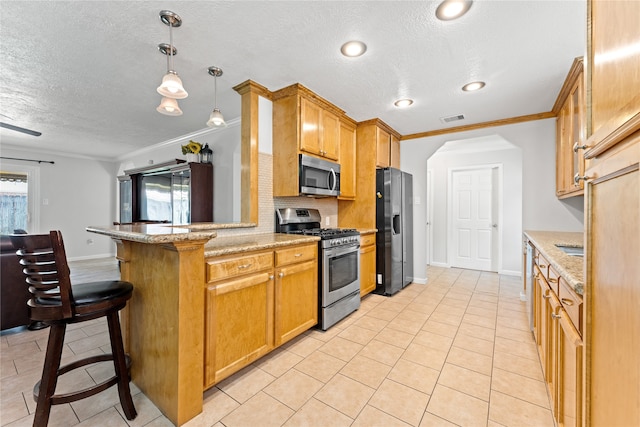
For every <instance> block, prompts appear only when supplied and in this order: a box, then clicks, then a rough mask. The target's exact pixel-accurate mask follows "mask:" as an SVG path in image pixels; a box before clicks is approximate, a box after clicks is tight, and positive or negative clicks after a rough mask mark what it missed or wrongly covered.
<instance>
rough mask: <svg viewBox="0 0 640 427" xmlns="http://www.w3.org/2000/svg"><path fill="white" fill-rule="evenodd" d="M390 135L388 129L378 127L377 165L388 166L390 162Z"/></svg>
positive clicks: (380, 166)
mask: <svg viewBox="0 0 640 427" xmlns="http://www.w3.org/2000/svg"><path fill="white" fill-rule="evenodd" d="M389 138H390V135H389V133H387V132H386V131H384V130H382V129H380V128H376V153H377V158H376V167H379V168H388V167H389V165H390V164H391V162H390V158H389V157H390V146H389V144H390V140H389Z"/></svg>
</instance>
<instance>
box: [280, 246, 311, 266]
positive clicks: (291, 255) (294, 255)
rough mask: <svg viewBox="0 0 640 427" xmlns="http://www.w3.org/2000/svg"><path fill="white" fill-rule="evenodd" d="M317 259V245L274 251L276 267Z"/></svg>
mask: <svg viewBox="0 0 640 427" xmlns="http://www.w3.org/2000/svg"><path fill="white" fill-rule="evenodd" d="M317 259H318V245H317V244H313V245H307V246H298V247H295V248H291V249H279V250H277V251H276V266H277V267H280V266H283V265H287V264H293V263H296V262H302V261H307V260H317Z"/></svg>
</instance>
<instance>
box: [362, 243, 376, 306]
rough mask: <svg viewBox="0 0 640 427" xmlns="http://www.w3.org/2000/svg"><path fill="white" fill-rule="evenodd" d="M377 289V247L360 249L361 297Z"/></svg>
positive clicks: (370, 246)
mask: <svg viewBox="0 0 640 427" xmlns="http://www.w3.org/2000/svg"><path fill="white" fill-rule="evenodd" d="M375 289H376V245H369V246H366V247H362V248H360V296H361V297H363V296H365V295H367V294H368V293H370V292H372V291H373V290H375Z"/></svg>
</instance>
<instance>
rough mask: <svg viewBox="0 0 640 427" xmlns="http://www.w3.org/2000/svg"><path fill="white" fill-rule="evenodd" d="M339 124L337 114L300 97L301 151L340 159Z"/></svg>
mask: <svg viewBox="0 0 640 427" xmlns="http://www.w3.org/2000/svg"><path fill="white" fill-rule="evenodd" d="M339 126H340V124H339V120H338V116H337V115H335V114H333V113H332V112H330V111H328V110H324V109H323V108H322V106H320V105H319V104H317V103H315V102H313V101H311V100H309V99H307V98H304V97H300V151H304V152H306V153H308V154H313V155H316V156H319V157H325V158H327V159H330V160H338V158H339V153H340V145H339V136H338V135H339Z"/></svg>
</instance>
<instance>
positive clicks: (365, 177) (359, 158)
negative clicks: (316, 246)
mask: <svg viewBox="0 0 640 427" xmlns="http://www.w3.org/2000/svg"><path fill="white" fill-rule="evenodd" d="M391 135H393V136H394V137H396V138H399V136H400V135H398V134H397V132H396V131H394V130H393V129H392V128H391V127H389V126H388V125H387V124H386V123H384V122H383V121H382V120H379V119H373V120H368V121H366V122H360V123H358V127H357V128H356V156H355V157H356V170H357V172H358V173H357V176H356V189H357V194H356V197H355V198H354V199H353V200H338V225H339V226H340V227H351V228H360V229H375V227H376V168H377V167H379V166H380V165H381V164H382V163H381V162H379V161H378V158H379V156H378V151H379V149H380V150H382V154H380V155H381V156H384V153H387V150H389V138H390V137H391ZM382 140H384V141H386V143H385V144H386V145H385V144H379V142H381V141H382ZM381 147H385V148H381ZM389 155H390V154H389ZM386 158H387V159H389V156H387V157H386ZM387 161H388V160H387ZM387 166H388V165H387Z"/></svg>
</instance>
